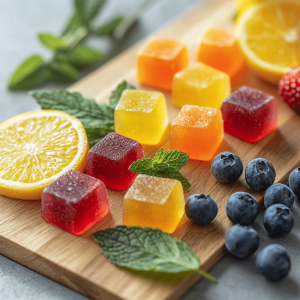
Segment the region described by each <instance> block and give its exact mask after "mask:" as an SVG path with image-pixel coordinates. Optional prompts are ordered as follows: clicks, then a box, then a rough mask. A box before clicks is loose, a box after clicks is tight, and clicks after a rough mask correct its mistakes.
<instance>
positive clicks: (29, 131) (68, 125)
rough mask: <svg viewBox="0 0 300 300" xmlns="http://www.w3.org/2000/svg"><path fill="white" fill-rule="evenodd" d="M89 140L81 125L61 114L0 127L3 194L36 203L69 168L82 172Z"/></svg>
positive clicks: (33, 115)
mask: <svg viewBox="0 0 300 300" xmlns="http://www.w3.org/2000/svg"><path fill="white" fill-rule="evenodd" d="M87 152H88V140H87V137H86V133H85V130H84V128H83V126H82V124H81V122H80V121H79V120H78V119H76V118H74V117H72V116H70V115H68V114H66V113H64V112H61V111H56V110H44V111H36V112H29V113H25V114H21V115H18V116H15V117H13V118H11V119H9V120H7V121H5V122H3V123H2V124H0V194H1V195H5V196H8V197H11V198H18V199H24V200H37V199H40V198H41V195H42V191H43V189H44V188H45V187H46V186H48V185H49V184H50V183H51V182H53V181H54V180H55V179H56V178H58V177H59V176H61V175H62V174H63V173H65V172H66V171H68V170H70V169H74V170H77V171H81V172H82V171H83V170H84V168H85V165H86V159H87Z"/></svg>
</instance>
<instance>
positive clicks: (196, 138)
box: [170, 105, 224, 161]
mask: <svg viewBox="0 0 300 300" xmlns="http://www.w3.org/2000/svg"><path fill="white" fill-rule="evenodd" d="M223 137H224V130H223V119H222V114H221V111H220V110H219V109H217V108H211V107H199V106H196V105H184V106H183V107H182V108H181V110H180V112H179V114H178V116H177V118H176V119H175V121H174V122H173V124H172V126H171V138H170V140H171V142H170V148H171V149H172V150H174V149H177V150H180V151H182V152H184V153H186V154H188V155H189V156H190V158H191V159H197V160H204V161H207V160H210V159H212V158H213V156H214V154H215V152H216V151H217V149H218V147H219V146H220V144H221V143H222V141H223Z"/></svg>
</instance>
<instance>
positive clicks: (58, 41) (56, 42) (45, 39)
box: [38, 33, 68, 51]
mask: <svg viewBox="0 0 300 300" xmlns="http://www.w3.org/2000/svg"><path fill="white" fill-rule="evenodd" d="M38 38H39V40H40V42H41V43H42V44H43V45H44V46H45V47H46V48H48V49H50V50H52V51H58V50H63V49H66V48H67V47H68V45H67V43H66V42H65V40H64V39H62V38H61V37H58V36H54V35H52V34H51V33H40V34H39V35H38Z"/></svg>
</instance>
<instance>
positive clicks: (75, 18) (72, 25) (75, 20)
mask: <svg viewBox="0 0 300 300" xmlns="http://www.w3.org/2000/svg"><path fill="white" fill-rule="evenodd" d="M81 26H82V25H81V17H80V16H79V13H78V12H77V11H75V12H74V13H73V15H72V17H71V18H70V19H69V20H68V22H67V24H66V25H65V27H64V29H63V31H62V36H71V35H72V34H74V32H75V31H76V30H77V29H78V28H79V27H81Z"/></svg>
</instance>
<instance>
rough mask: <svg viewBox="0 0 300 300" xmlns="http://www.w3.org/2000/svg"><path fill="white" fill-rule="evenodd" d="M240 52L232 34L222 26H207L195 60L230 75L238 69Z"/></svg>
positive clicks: (240, 57)
mask: <svg viewBox="0 0 300 300" xmlns="http://www.w3.org/2000/svg"><path fill="white" fill-rule="evenodd" d="M243 60H244V59H243V56H242V53H241V51H240V49H239V47H238V44H237V42H236V39H235V37H234V35H233V34H232V33H230V32H228V31H226V30H224V29H223V28H215V27H211V28H208V29H207V30H206V31H205V32H204V34H203V36H202V38H201V41H200V43H199V46H198V52H197V61H199V62H203V63H205V64H207V65H209V66H211V67H213V68H216V69H218V70H220V71H222V72H224V73H226V74H228V75H229V76H230V77H233V76H234V75H235V74H236V73H237V71H238V70H239V69H240V67H241V65H242V62H243Z"/></svg>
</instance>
